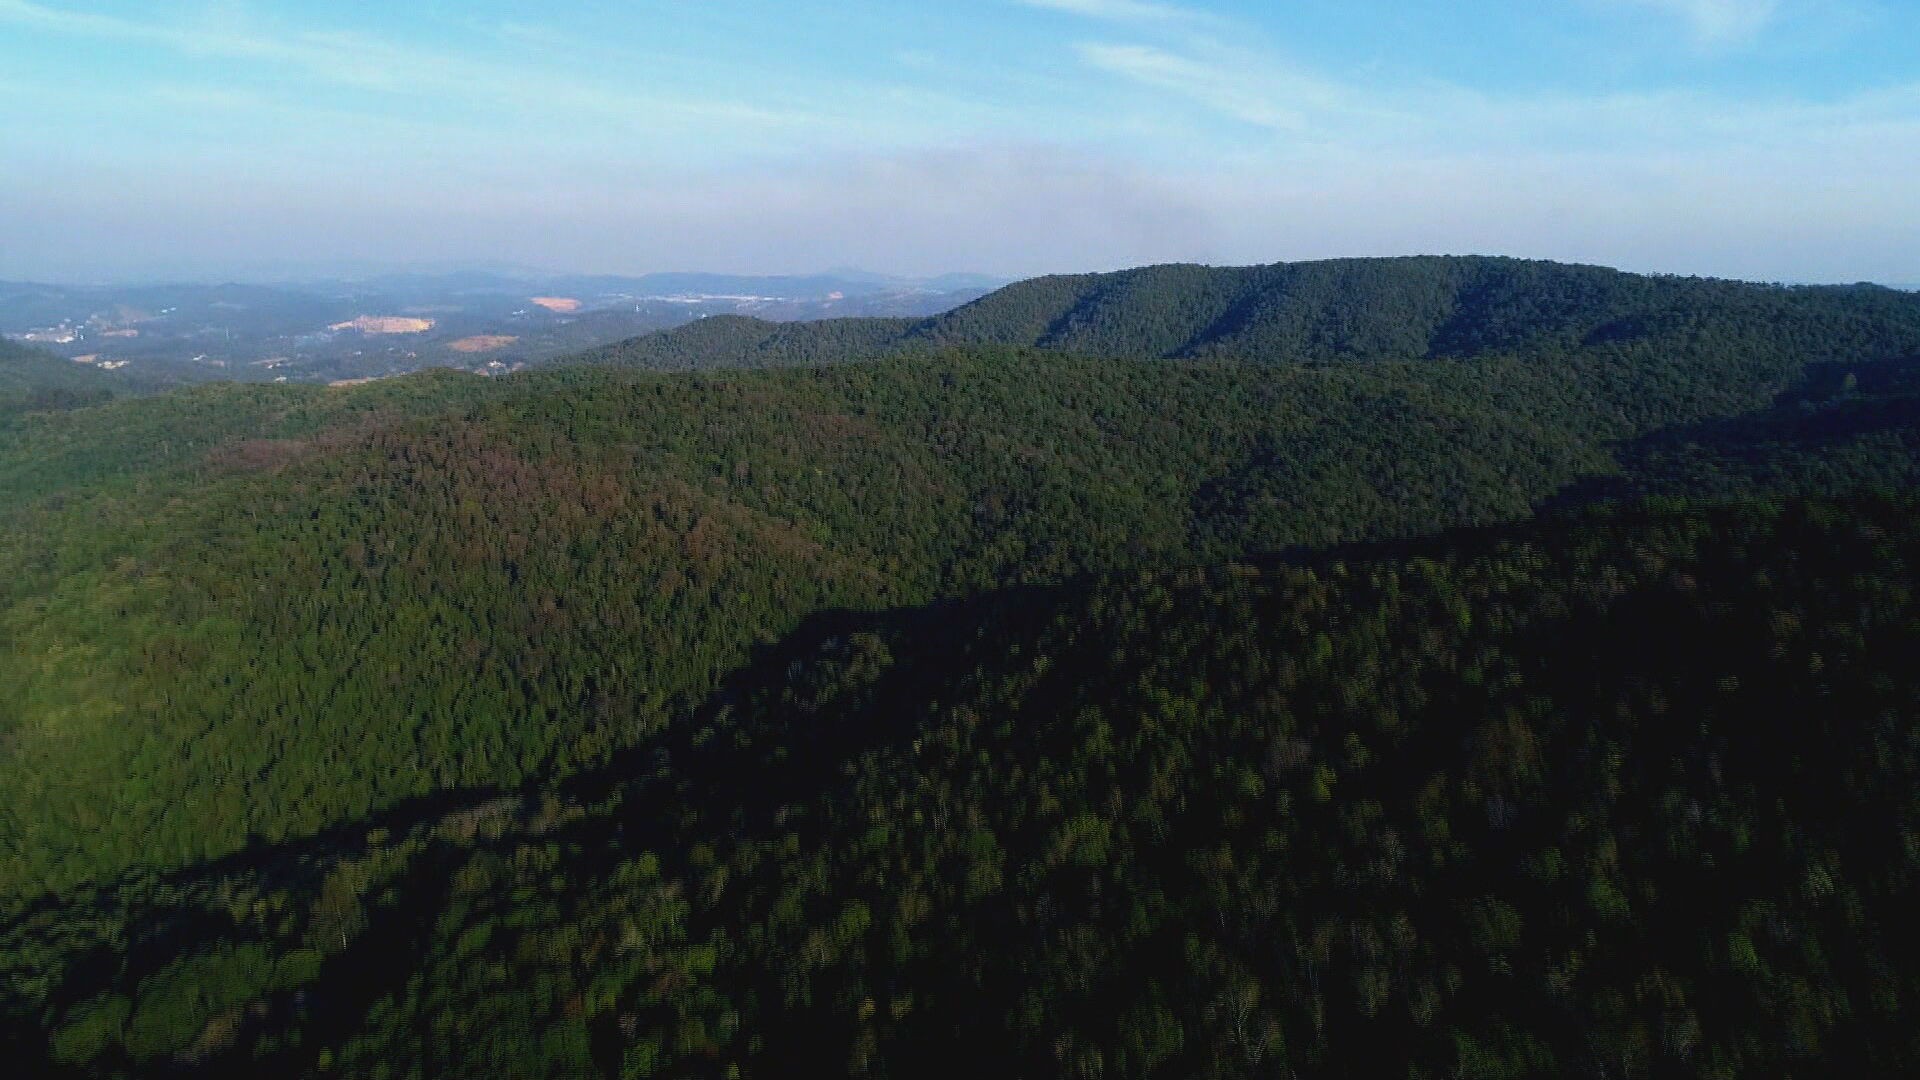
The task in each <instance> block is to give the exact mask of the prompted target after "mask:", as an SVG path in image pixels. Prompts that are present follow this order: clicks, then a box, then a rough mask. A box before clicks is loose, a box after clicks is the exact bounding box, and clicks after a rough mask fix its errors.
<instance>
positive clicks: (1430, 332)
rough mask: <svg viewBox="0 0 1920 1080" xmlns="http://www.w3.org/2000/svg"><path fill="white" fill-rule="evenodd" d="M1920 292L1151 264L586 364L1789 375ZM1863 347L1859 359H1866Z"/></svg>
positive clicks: (735, 333)
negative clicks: (1207, 362)
mask: <svg viewBox="0 0 1920 1080" xmlns="http://www.w3.org/2000/svg"><path fill="white" fill-rule="evenodd" d="M1891 327H1900V328H1901V329H1902V331H1904V332H1906V333H1908V334H1911V333H1912V332H1913V331H1914V330H1915V329H1916V328H1920V296H1916V295H1914V294H1911V293H1905V292H1899V291H1896V290H1892V289H1886V288H1880V287H1877V286H1871V285H1860V286H1825V287H1804V286H1801V287H1789V286H1780V285H1760V284H1753V283H1748V282H1736V281H1722V280H1714V279H1704V278H1680V277H1649V276H1645V275H1639V274H1627V273H1622V272H1620V271H1617V270H1609V269H1606V268H1604V267H1597V266H1570V265H1566V264H1561V263H1550V262H1537V261H1531V260H1524V259H1495V258H1461V257H1410V258H1402V259H1335V260H1329V261H1324V262H1307V263H1275V264H1273V265H1270V266H1250V267H1208V266H1186V265H1176V266H1151V267H1143V268H1141V269H1137V270H1123V271H1118V272H1115V273H1107V274H1073V275H1060V276H1054V277H1043V278H1035V279H1033V280H1030V281H1023V282H1020V283H1018V284H1014V285H1009V286H1007V287H1006V288H1004V289H1000V290H998V291H996V292H994V293H991V294H989V295H987V296H985V297H983V298H981V299H979V300H976V301H974V302H973V303H971V304H967V305H964V306H962V307H960V308H957V309H955V310H954V311H951V312H948V313H946V314H944V315H936V316H933V317H931V318H928V319H920V320H912V319H830V320H825V321H822V322H814V323H770V322H762V321H760V320H758V319H753V318H748V317H745V316H722V317H717V318H712V319H706V320H702V321H700V322H698V323H694V324H692V325H689V326H686V327H681V328H679V329H675V330H668V331H663V332H660V333H656V334H649V335H646V336H644V337H639V338H634V339H632V340H630V341H626V342H622V343H619V344H616V345H609V346H606V347H604V348H602V349H597V350H594V351H593V352H591V353H588V354H586V355H585V357H584V358H585V359H588V360H590V361H592V362H596V363H613V364H626V365H631V366H635V367H645V368H654V369H663V370H687V369H708V368H716V367H772V366H779V365H786V364H818V363H832V362H836V361H845V360H854V359H866V358H869V357H871V356H873V355H875V354H877V353H881V352H901V353H909V354H911V353H919V352H924V351H926V350H928V349H930V348H937V347H941V346H962V347H970V346H983V345H985V346H1014V347H1034V348H1045V349H1053V350H1059V351H1064V352H1072V353H1077V354H1080V355H1086V356H1103V357H1110V358H1111V357H1135V358H1161V359H1191V358H1196V357H1232V358H1237V359H1244V360H1253V361H1259V362H1266V363H1311V362H1335V361H1352V360H1412V359H1448V358H1461V357H1473V356H1488V355H1497V354H1515V353H1525V354H1527V355H1531V356H1533V357H1535V358H1536V359H1539V360H1541V361H1542V362H1550V361H1552V360H1554V359H1557V358H1559V357H1561V356H1565V355H1568V354H1571V353H1580V352H1599V353H1601V354H1604V355H1615V356H1618V355H1637V354H1646V353H1651V352H1659V353H1664V354H1665V355H1667V356H1668V357H1669V358H1674V357H1680V356H1689V355H1692V354H1694V353H1697V352H1702V351H1705V352H1713V353H1724V352H1728V351H1733V350H1747V351H1751V352H1753V353H1756V354H1757V355H1758V356H1759V357H1765V358H1775V357H1780V358H1786V360H1787V362H1789V363H1791V364H1795V365H1797V364H1804V363H1809V362H1814V361H1818V360H1822V359H1833V360H1844V361H1858V360H1860V359H1862V358H1863V357H1864V356H1865V355H1867V353H1868V352H1870V351H1871V349H1872V347H1873V346H1874V345H1875V344H1876V343H1877V342H1880V341H1883V340H1884V335H1885V334H1886V333H1887V331H1888V330H1889V329H1890V328H1891ZM1863 350H1864V351H1863Z"/></svg>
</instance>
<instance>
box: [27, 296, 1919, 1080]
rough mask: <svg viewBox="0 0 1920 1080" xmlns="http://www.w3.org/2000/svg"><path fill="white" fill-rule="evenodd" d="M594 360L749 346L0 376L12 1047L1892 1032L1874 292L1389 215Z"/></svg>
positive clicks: (1660, 1042) (718, 1072)
mask: <svg viewBox="0 0 1920 1080" xmlns="http://www.w3.org/2000/svg"><path fill="white" fill-rule="evenodd" d="M1175 285H1178V287H1177V288H1176V287H1175ZM1174 297H1182V298H1183V299H1180V300H1178V301H1175V300H1174V299H1172V298H1174ZM1156 298H1159V299H1156ZM1163 301H1164V302H1163ZM1156 305H1158V306H1156ZM996 309H997V310H999V311H1000V312H1001V313H1002V315H1001V316H1000V317H999V318H998V319H997V320H989V319H987V318H986V316H987V315H990V314H992V312H994V311H995V310H996ZM968 327H972V329H968ZM995 327H998V329H995ZM943 334H944V335H947V336H942V335H943ZM993 334H1001V335H1003V336H1002V337H1000V338H994V337H992V335H993ZM968 335H973V336H974V338H975V339H978V340H983V341H1001V342H1003V343H1001V344H971V345H956V344H954V342H955V341H965V340H970V339H969V337H968ZM647 340H649V341H651V342H653V344H651V345H646V346H645V347H646V348H648V349H652V350H654V353H653V355H654V356H655V359H656V361H657V362H658V363H660V364H661V365H662V366H680V367H688V366H692V367H705V366H729V365H731V366H740V365H748V366H755V367H767V368H777V369H778V370H728V371H691V372H688V371H679V372H659V371H642V370H634V369H633V368H632V367H623V366H619V365H614V364H597V365H576V366H568V367H559V368H551V369H542V370H537V371H531V372H526V373H523V374H520V375H513V376H505V377H500V378H481V377H478V376H473V375H467V374H463V373H456V372H450V371H434V372H426V373H421V374H418V375H413V376H408V377H403V378H395V379H389V380H384V381H380V382H376V383H371V384H366V385H357V386H351V387H340V388H325V387H316V386H293V385H285V386H274V385H261V384H248V385H237V384H226V385H211V386H201V387H195V388H192V389H188V390H181V391H176V392H172V393H166V394H161V395H157V396H153V397H147V398H136V399H115V400H112V401H105V402H102V403H98V404H93V403H90V402H91V399H77V400H65V399H62V400H59V401H55V400H52V399H42V398H35V399H33V400H32V402H31V403H30V405H29V407H25V408H22V409H20V410H18V411H16V412H15V413H14V414H12V415H11V416H9V417H5V418H0V1056H4V1057H5V1058H6V1060H8V1061H9V1062H10V1063H11V1062H19V1063H23V1064H24V1067H25V1068H26V1069H27V1070H28V1071H29V1072H30V1073H31V1072H34V1071H41V1072H44V1071H49V1070H52V1069H54V1068H55V1067H56V1066H59V1067H64V1068H70V1069H72V1070H74V1071H75V1072H76V1073H78V1074H79V1075H95V1076H139V1075H153V1074H167V1073H176V1074H197V1073H204V1072H208V1071H212V1072H216V1073H229V1074H244V1075H298V1074H315V1075H335V1074H344V1075H366V1076H421V1077H424V1076H431V1075H499V1076H548V1075H552V1076H587V1075H624V1076H647V1075H713V1076H729V1075H738V1076H743V1077H747V1076H770V1075H784V1074H790V1073H792V1072H795V1071H805V1070H807V1069H811V1070H812V1071H822V1070H824V1071H827V1072H861V1073H866V1074H871V1075H894V1076H906V1075H929V1074H935V1073H941V1072H952V1073H960V1074H966V1075H976V1074H978V1073H979V1072H982V1071H987V1069H988V1067H989V1066H993V1067H997V1068H1000V1069H1002V1070H1004V1071H1009V1072H1011V1073H1013V1074H1015V1075H1056V1074H1066V1075H1080V1076H1099V1075H1107V1076H1121V1075H1145V1074H1154V1073H1157V1074H1162V1075H1173V1076H1186V1075H1200V1074H1211V1075H1220V1076H1242V1075H1245V1076H1252V1075H1272V1074H1274V1073H1280V1074H1283V1075H1284V1074H1288V1073H1291V1074H1294V1075H1323V1074H1329V1073H1339V1072H1343V1071H1345V1072H1350V1073H1353V1074H1360V1075H1380V1074H1392V1075H1429V1076H1442V1075H1445V1076H1471V1077H1485V1078H1495V1077H1518V1076H1531V1075H1562V1074H1567V1073H1574V1074H1579V1075H1586V1076H1593V1077H1609V1078H1613V1077H1630V1076H1652V1075H1669V1074H1677V1073H1686V1074H1699V1075H1706V1076H1731V1075H1786V1074H1805V1075H1829V1074H1842V1075H1873V1074H1880V1075H1893V1074H1900V1073H1902V1072H1910V1071H1911V1070H1912V1068H1913V1067H1914V1066H1915V1065H1916V1062H1920V1044H1916V1043H1915V1042H1914V1041H1913V1036H1912V1031H1913V1030H1914V1029H1913V1025H1912V1024H1911V1019H1912V1016H1913V1014H1914V1008H1915V1002H1916V1001H1920V985H1916V982H1915V979H1914V977H1913V973H1914V972H1916V971H1920V957H1917V956H1916V954H1915V953H1914V951H1913V946H1912V941H1911V936H1910V935H1907V936H1903V934H1904V931H1903V930H1902V929H1901V923H1900V919H1901V918H1902V917H1903V914H1904V912H1905V911H1908V910H1911V909H1912V907H1913V906H1914V905H1915V904H1916V903H1920V893H1917V892H1916V876H1915V875H1916V873H1920V867H1916V864H1915V862H1914V852H1915V851H1916V850H1920V842H1917V841H1916V840H1915V837H1917V836H1920V803H1916V802H1915V801H1914V792H1916V791H1920V767H1916V764H1915V761H1914V754H1913V748H1914V747H1915V746H1920V730H1916V729H1915V726H1914V718H1915V717H1920V685H1917V684H1916V682H1915V675H1914V671H1913V668H1912V664H1911V663H1910V662H1909V660H1910V657H1911V656H1912V654H1913V648H1914V644H1915V641H1916V629H1915V627H1916V624H1920V613H1917V612H1916V608H1915V601H1914V597H1913V592H1912V589H1911V583H1912V580H1913V575H1914V574H1915V572H1916V569H1915V568H1916V566H1917V565H1920V556H1916V550H1920V549H1917V547H1916V545H1920V534H1916V531H1915V525H1914V522H1915V521H1916V520H1920V519H1916V517H1915V507H1914V505H1913V502H1912V499H1911V496H1910V495H1909V494H1907V493H1908V492H1909V491H1910V490H1911V488H1912V486H1913V484H1914V483H1916V482H1920V298H1913V297H1907V296H1903V295H1901V294H1895V293H1890V292H1886V291H1884V290H1874V289H1784V288H1770V287H1763V286H1748V285H1737V284H1728V283H1720V282H1697V281H1679V280H1675V279H1648V278H1637V277H1632V276H1628V275H1619V274H1612V273H1610V272H1606V271H1597V270H1587V269H1582V268H1567V267H1556V266H1551V265H1548V264H1532V263H1510V262H1504V261H1496V260H1429V259H1418V260H1399V261H1383V262H1382V261H1368V262H1348V263H1325V264H1310V265H1307V266H1300V267H1271V268H1257V269H1250V270H1243V271H1205V270H1199V269H1191V268H1161V269H1156V270H1148V271H1140V272H1137V273H1135V274H1130V275H1107V276H1098V277H1089V278H1074V279H1049V280H1043V281H1038V282H1031V283H1028V284H1026V285H1024V286H1020V287H1017V288H1016V289H1014V290H1009V291H1008V292H1005V293H1002V294H999V295H997V296H996V297H994V298H989V300H987V301H983V302H982V304H981V305H979V306H977V307H976V308H973V309H968V310H965V311H962V312H958V313H955V315H954V316H952V318H951V319H950V320H947V321H944V322H936V323H919V324H911V325H907V326H906V327H905V328H904V329H903V328H902V324H897V323H889V322H884V321H862V322H849V323H838V324H826V325H824V326H822V327H819V328H814V329H808V328H802V327H782V328H769V327H765V326H763V325H760V324H755V323H752V322H750V321H746V320H730V319H729V320H722V319H714V320H708V321H706V322H704V323H702V324H700V325H698V326H695V327H690V328H688V329H687V330H686V331H685V332H684V333H682V334H680V335H679V336H677V337H669V338H660V339H647ZM1036 341H1041V342H1045V343H1046V344H1048V345H1050V346H1054V347H1052V348H1035V347H1033V346H1032V343H1033V342H1036ZM663 342H664V343H666V344H664V345H663V344H662V343H663ZM1004 342H1014V343H1015V344H1005V343H1004ZM1128 342H1132V343H1133V344H1132V345H1127V344H1126V343H1128ZM1253 342H1266V343H1268V344H1267V345H1265V346H1262V347H1261V348H1262V349H1267V350H1270V351H1266V352H1262V351H1261V349H1256V348H1254V347H1253V346H1252V345H1251V344H1249V343H1253ZM1231 343H1239V344H1231ZM668 346H670V347H671V349H672V350H673V351H672V352H671V353H670V354H669V353H668V352H665V351H662V350H663V349H666V348H667V347H668ZM889 351H904V352H905V355H892V356H880V358H878V359H872V360H871V361H870V362H866V363H835V362H832V361H844V360H852V359H858V358H872V357H875V356H876V355H877V354H884V353H887V352H889ZM1108 351H1112V352H1117V353H1123V354H1124V355H1118V356H1116V355H1088V353H1105V352H1108ZM1243 352H1245V353H1247V354H1248V355H1242V353H1243ZM1254 353H1258V355H1252V354H1254ZM1149 356H1154V357H1163V358H1157V359H1150V358H1145V357H1149ZM661 357H667V359H659V358H661ZM1164 357H1171V358H1164ZM628 359H630V360H636V361H639V360H641V359H643V358H640V357H629V358H628ZM1343 360H1350V361H1353V362H1338V361H1343ZM1286 361H1305V362H1286ZM5 362H7V361H4V360H0V363H5ZM650 362H652V361H650ZM21 363H22V364H24V365H25V366H20V367H16V368H14V369H13V370H15V371H16V372H20V373H25V374H30V375H32V376H33V377H32V378H26V379H24V381H23V382H22V383H21V384H20V385H25V386H28V387H30V388H32V389H31V390H30V393H32V394H40V393H43V392H46V391H47V390H48V389H49V387H48V386H46V385H42V384H40V383H37V382H35V381H34V380H35V379H38V378H40V377H41V376H44V377H45V378H47V379H54V380H59V379H75V378H78V379H84V378H85V377H86V375H87V374H88V373H86V372H84V371H75V370H71V369H72V368H73V365H67V366H65V367H61V366H59V365H58V364H55V365H53V366H48V364H47V362H46V361H44V360H41V359H38V358H33V357H27V358H25V359H24V360H22V361H21ZM795 365H804V366H795ZM4 370H6V369H4V368H0V371H4ZM80 389H81V390H82V391H84V390H85V389H86V387H84V386H82V387H80ZM1888 492H1892V494H1891V495H1889V494H1888ZM1595 501H1607V502H1608V503H1609V505H1610V506H1611V507H1612V509H1606V510H1600V511H1593V510H1591V509H1590V508H1589V507H1586V506H1585V505H1584V504H1589V503H1593V502H1595ZM1622 506H1624V508H1622ZM1543 512H1544V517H1543V516H1541V515H1542V514H1543ZM1459 530H1469V531H1467V532H1465V533H1462V532H1460V531H1459ZM1356 542H1375V543H1372V544H1370V545H1369V546H1368V547H1366V548H1365V549H1364V550H1361V549H1355V548H1354V547H1352V545H1353V544H1355V543H1356ZM1249 565H1253V566H1258V567H1261V568H1262V569H1259V570H1249V569H1248V566H1249Z"/></svg>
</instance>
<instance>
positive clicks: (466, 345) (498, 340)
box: [447, 334, 520, 353]
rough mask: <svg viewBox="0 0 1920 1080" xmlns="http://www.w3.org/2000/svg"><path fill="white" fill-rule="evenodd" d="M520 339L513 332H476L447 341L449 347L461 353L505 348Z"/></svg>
mask: <svg viewBox="0 0 1920 1080" xmlns="http://www.w3.org/2000/svg"><path fill="white" fill-rule="evenodd" d="M519 340H520V339H519V338H517V337H514V336H513V335H512V334H475V335H473V336H472V337H463V338H461V339H460V340H458V341H449V342H447V348H449V349H452V350H453V351H454V352H460V353H477V352H492V351H493V350H495V349H504V348H506V347H507V346H509V345H511V344H513V343H514V342H516V341H519Z"/></svg>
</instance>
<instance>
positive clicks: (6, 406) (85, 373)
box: [0, 338, 117, 424]
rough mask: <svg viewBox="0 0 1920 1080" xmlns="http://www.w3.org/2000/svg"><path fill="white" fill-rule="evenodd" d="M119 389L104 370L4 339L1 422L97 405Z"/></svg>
mask: <svg viewBox="0 0 1920 1080" xmlns="http://www.w3.org/2000/svg"><path fill="white" fill-rule="evenodd" d="M116 391H117V382H116V380H113V379H109V378H108V377H107V376H106V374H105V373H104V372H101V371H97V370H95V369H93V368H92V367H89V366H88V365H85V364H76V363H74V362H73V361H71V360H63V359H61V358H60V357H58V356H54V355H53V354H52V353H46V352H41V351H40V350H38V349H33V348H29V347H27V346H24V345H18V344H15V343H14V342H11V341H8V340H7V339H5V338H0V424H5V423H7V422H8V420H9V419H11V418H13V417H16V416H19V415H21V414H24V413H29V412H41V411H48V410H58V409H71V408H78V407H80V406H82V405H97V404H100V403H102V402H104V401H107V400H109V399H111V398H113V397H114V396H116Z"/></svg>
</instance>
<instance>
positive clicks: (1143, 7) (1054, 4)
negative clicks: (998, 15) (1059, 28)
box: [1017, 0, 1195, 22]
mask: <svg viewBox="0 0 1920 1080" xmlns="http://www.w3.org/2000/svg"><path fill="white" fill-rule="evenodd" d="M1017 2H1018V3H1020V4H1022V5H1024V6H1026V7H1031V8H1042V9H1045V10H1047V11H1058V12H1063V13H1065V14H1068V15H1079V16H1082V17H1085V18H1089V19H1105V20H1108V21H1110V22H1165V21H1169V20H1175V19H1190V18H1193V17H1194V15H1195V13H1194V12H1192V11H1189V10H1187V9H1186V8H1183V7H1178V6H1176V5H1173V4H1163V3H1158V2H1156V0H1017Z"/></svg>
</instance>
